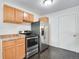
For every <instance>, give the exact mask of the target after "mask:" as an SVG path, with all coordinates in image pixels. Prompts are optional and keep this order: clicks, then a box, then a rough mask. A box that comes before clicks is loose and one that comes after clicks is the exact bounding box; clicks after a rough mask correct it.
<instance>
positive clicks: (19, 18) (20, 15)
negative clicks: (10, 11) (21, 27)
mask: <svg viewBox="0 0 79 59" xmlns="http://www.w3.org/2000/svg"><path fill="white" fill-rule="evenodd" d="M14 15H15V19H14V20H15V23H23V17H24V12H23V11H21V10H19V9H16V8H15V13H14Z"/></svg>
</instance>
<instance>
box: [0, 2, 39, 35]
mask: <svg viewBox="0 0 79 59" xmlns="http://www.w3.org/2000/svg"><path fill="white" fill-rule="evenodd" d="M1 3H2V2H1ZM2 4H8V5H10V6H12V7H15V8H19V9H21V10H24V11H26V12H30V11H28V10H25V9H23V8H21V7H19V6H18V5H16V4H11V3H7V2H3V3H2ZM2 4H1V6H0V35H4V34H17V33H18V32H19V31H22V30H31V24H29V23H27V24H11V23H3V5H2ZM30 13H33V12H30ZM33 14H34V16H35V18H36V19H37V18H38V15H37V14H35V13H33Z"/></svg>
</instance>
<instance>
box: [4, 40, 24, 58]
mask: <svg viewBox="0 0 79 59" xmlns="http://www.w3.org/2000/svg"><path fill="white" fill-rule="evenodd" d="M6 43H7V45H6ZM24 57H25V42H24V39H17V40H13V41H6V42H3V59H24Z"/></svg>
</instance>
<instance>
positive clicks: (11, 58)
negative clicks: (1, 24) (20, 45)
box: [3, 47, 15, 59]
mask: <svg viewBox="0 0 79 59" xmlns="http://www.w3.org/2000/svg"><path fill="white" fill-rule="evenodd" d="M3 59H15V47H4V48H3Z"/></svg>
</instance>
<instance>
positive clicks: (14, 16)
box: [3, 5, 34, 24]
mask: <svg viewBox="0 0 79 59" xmlns="http://www.w3.org/2000/svg"><path fill="white" fill-rule="evenodd" d="M3 18H4V22H5V23H16V24H21V23H31V22H33V21H34V15H33V14H31V13H27V12H24V11H22V10H20V9H16V8H13V7H10V6H8V5H4V17H3Z"/></svg>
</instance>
